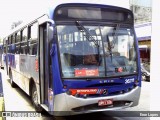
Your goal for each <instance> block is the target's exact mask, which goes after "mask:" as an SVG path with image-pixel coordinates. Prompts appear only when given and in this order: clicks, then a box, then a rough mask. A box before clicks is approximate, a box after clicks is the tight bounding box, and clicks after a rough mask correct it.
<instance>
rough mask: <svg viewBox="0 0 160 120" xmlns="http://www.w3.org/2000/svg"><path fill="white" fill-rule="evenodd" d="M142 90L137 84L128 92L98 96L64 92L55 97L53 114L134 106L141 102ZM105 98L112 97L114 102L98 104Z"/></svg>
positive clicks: (63, 114)
mask: <svg viewBox="0 0 160 120" xmlns="http://www.w3.org/2000/svg"><path fill="white" fill-rule="evenodd" d="M140 91H141V88H140V87H139V86H137V87H136V88H134V89H133V90H131V91H130V92H128V93H124V94H119V95H115V96H106V97H96V98H78V97H75V96H72V95H68V94H66V93H62V94H59V95H56V96H55V97H54V100H55V101H54V111H53V114H54V115H55V116H65V115H74V114H82V113H91V112H97V111H111V110H118V109H123V108H127V107H133V106H136V105H138V103H139V97H140ZM104 99H112V100H113V104H112V105H110V106H103V107H100V106H98V101H99V100H104Z"/></svg>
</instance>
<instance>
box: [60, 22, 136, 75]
mask: <svg viewBox="0 0 160 120" xmlns="http://www.w3.org/2000/svg"><path fill="white" fill-rule="evenodd" d="M57 34H58V35H57V36H58V45H59V53H60V62H61V67H62V68H61V70H62V77H63V78H89V77H116V76H125V75H131V74H135V73H137V53H136V48H135V36H134V32H133V28H132V27H130V26H129V25H123V24H112V25H110V24H108V25H106V24H105V25H97V24H96V25H85V24H76V23H75V24H73V25H57Z"/></svg>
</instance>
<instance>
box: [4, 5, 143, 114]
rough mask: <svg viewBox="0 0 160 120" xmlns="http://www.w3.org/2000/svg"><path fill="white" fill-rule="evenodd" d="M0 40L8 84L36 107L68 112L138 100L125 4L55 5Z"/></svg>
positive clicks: (134, 48) (135, 57) (135, 63)
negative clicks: (47, 11)
mask: <svg viewBox="0 0 160 120" xmlns="http://www.w3.org/2000/svg"><path fill="white" fill-rule="evenodd" d="M4 41H5V42H4V43H6V44H4V48H5V49H6V50H5V51H6V58H7V59H6V61H5V62H6V66H7V67H6V68H7V73H8V75H9V77H10V83H11V86H13V87H14V86H15V85H18V86H19V87H20V88H21V89H22V90H23V91H25V92H26V93H27V94H28V95H30V96H31V99H32V101H33V104H34V106H35V108H36V110H38V111H39V110H41V109H42V108H43V109H45V110H46V111H48V112H50V113H51V114H53V115H57V116H58V115H67V114H69V115H73V114H82V113H90V112H96V111H107V110H116V109H122V108H127V107H133V106H136V105H138V103H139V97H140V91H141V73H140V71H141V69H140V59H139V52H138V42H137V40H136V35H135V30H134V18H133V13H132V12H131V11H130V10H128V9H126V8H121V7H115V6H110V5H103V4H90V3H61V4H56V5H53V7H52V8H51V9H50V11H49V13H47V14H44V15H42V16H40V17H38V18H37V19H34V20H33V21H30V22H29V23H27V24H25V25H24V24H23V25H20V26H19V27H17V28H16V29H14V30H13V31H12V32H11V33H10V34H8V35H7V36H6V37H5V39H4ZM66 113H67V114H66Z"/></svg>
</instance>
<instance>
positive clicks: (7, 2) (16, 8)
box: [0, 0, 148, 38]
mask: <svg viewBox="0 0 160 120" xmlns="http://www.w3.org/2000/svg"><path fill="white" fill-rule="evenodd" d="M49 1H54V3H55V1H61V0H0V37H1V38H3V37H4V36H5V35H6V33H8V31H9V30H10V29H11V25H12V23H13V22H17V21H20V20H22V21H28V20H29V19H31V18H33V17H34V16H35V15H36V14H39V13H40V12H42V10H43V7H44V5H47V4H48V3H49ZM63 1H67V2H68V1H77V2H83V1H91V2H93V1H94V2H97V3H107V4H108V3H111V2H113V3H114V4H117V5H120V6H124V3H125V4H127V2H126V0H63ZM133 1H136V0H133ZM139 1H148V0H139ZM47 2H48V3H47ZM54 3H53V4H54ZM127 5H129V2H128V4H127Z"/></svg>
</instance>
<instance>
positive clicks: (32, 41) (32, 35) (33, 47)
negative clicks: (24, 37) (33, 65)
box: [29, 23, 38, 55]
mask: <svg viewBox="0 0 160 120" xmlns="http://www.w3.org/2000/svg"><path fill="white" fill-rule="evenodd" d="M37 35H38V24H37V23H34V24H32V25H31V26H30V27H29V54H30V55H37Z"/></svg>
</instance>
